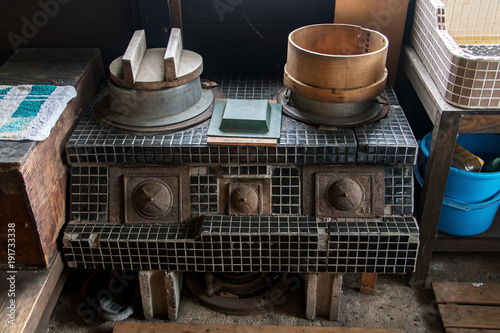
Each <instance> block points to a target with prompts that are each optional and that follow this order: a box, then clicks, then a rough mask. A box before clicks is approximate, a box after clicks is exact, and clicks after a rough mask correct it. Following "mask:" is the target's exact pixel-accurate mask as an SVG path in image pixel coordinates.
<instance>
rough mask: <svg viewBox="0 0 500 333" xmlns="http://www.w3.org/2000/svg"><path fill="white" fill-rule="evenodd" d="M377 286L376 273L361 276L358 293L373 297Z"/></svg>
mask: <svg viewBox="0 0 500 333" xmlns="http://www.w3.org/2000/svg"><path fill="white" fill-rule="evenodd" d="M376 285H377V273H363V274H361V287H360V288H359V292H360V293H362V294H365V295H374V294H375V287H376Z"/></svg>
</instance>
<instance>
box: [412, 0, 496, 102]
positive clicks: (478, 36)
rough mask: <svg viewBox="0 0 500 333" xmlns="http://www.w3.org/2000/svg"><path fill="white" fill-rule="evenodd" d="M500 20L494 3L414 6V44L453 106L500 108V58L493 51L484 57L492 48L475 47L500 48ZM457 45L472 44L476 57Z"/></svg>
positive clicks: (424, 1)
mask: <svg viewBox="0 0 500 333" xmlns="http://www.w3.org/2000/svg"><path fill="white" fill-rule="evenodd" d="M445 2H446V1H445ZM499 17H500V5H499V4H498V1H496V0H484V1H480V2H478V1H448V2H446V4H443V3H442V2H440V1H437V2H436V1H433V0H417V1H416V5H415V16H414V22H413V26H412V27H413V28H412V35H411V43H412V45H413V46H414V48H415V51H416V52H417V54H418V55H419V57H420V59H421V60H422V62H423V64H424V66H425V67H426V69H427V71H428V72H429V74H430V76H431V77H432V79H433V81H434V82H435V84H436V86H437V87H438V90H439V92H440V93H441V95H442V96H443V97H444V98H445V100H446V101H448V102H449V103H451V104H453V105H456V106H459V107H464V108H475V109H481V108H489V109H498V108H500V76H499V75H498V69H499V68H500V57H498V56H495V55H494V54H492V53H490V51H487V52H486V53H487V55H484V54H481V53H484V52H483V51H484V49H483V47H485V48H486V49H488V47H489V45H481V46H478V47H476V45H478V44H492V43H493V44H497V45H498V44H500V20H499V19H498V18H499ZM459 43H460V45H466V44H471V49H473V50H474V49H477V51H478V52H477V54H474V53H475V52H467V51H466V50H468V46H467V48H465V49H464V48H461V47H460V46H459ZM493 49H494V48H493ZM493 49H492V50H493ZM480 50H483V51H480Z"/></svg>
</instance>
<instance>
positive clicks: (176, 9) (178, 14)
mask: <svg viewBox="0 0 500 333" xmlns="http://www.w3.org/2000/svg"><path fill="white" fill-rule="evenodd" d="M168 10H169V11H170V20H171V23H172V28H179V29H181V31H182V8H181V0H168Z"/></svg>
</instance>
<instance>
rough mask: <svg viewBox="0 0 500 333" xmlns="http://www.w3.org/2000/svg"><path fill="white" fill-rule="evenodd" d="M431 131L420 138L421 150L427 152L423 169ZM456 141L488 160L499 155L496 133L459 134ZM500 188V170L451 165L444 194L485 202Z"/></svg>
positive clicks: (451, 197) (460, 198) (498, 139)
mask: <svg viewBox="0 0 500 333" xmlns="http://www.w3.org/2000/svg"><path fill="white" fill-rule="evenodd" d="M431 141H432V132H430V133H427V134H426V135H425V136H424V138H423V139H422V141H421V142H420V150H421V151H422V153H423V154H424V156H425V159H424V172H425V164H426V163H427V158H428V157H429V150H430V147H431ZM457 143H458V144H459V145H461V146H462V147H464V148H465V149H467V150H468V151H470V152H471V153H473V154H475V155H477V156H479V157H480V158H482V159H483V160H484V162H485V164H486V163H488V162H489V161H491V160H493V159H494V158H496V157H500V135H497V134H460V135H459V136H458V138H457ZM499 192H500V172H470V171H464V170H459V169H456V168H454V167H451V168H450V173H449V175H448V182H447V183H446V192H445V196H447V197H448V198H450V199H455V200H458V201H462V202H466V203H474V202H483V201H486V200H489V199H491V198H493V197H495V196H496V195H497V194H498V193H499Z"/></svg>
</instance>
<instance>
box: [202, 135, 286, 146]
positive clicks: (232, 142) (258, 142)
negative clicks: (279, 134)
mask: <svg viewBox="0 0 500 333" xmlns="http://www.w3.org/2000/svg"><path fill="white" fill-rule="evenodd" d="M207 144H209V145H219V146H247V145H250V146H276V145H277V144H278V139H256V138H235V137H222V136H209V137H207Z"/></svg>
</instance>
